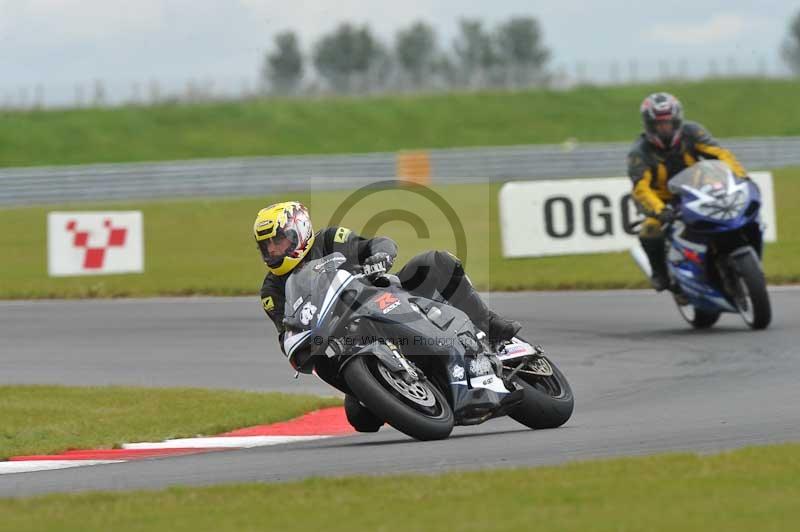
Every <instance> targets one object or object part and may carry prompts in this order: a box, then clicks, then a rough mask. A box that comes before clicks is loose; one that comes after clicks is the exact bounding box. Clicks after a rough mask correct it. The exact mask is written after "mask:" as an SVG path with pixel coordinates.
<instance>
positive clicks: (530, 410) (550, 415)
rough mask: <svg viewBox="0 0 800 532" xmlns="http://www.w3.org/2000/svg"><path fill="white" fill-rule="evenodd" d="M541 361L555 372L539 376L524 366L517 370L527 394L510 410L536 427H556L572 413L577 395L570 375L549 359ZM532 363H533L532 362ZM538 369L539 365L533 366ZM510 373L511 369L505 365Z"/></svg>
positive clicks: (520, 383) (544, 358)
mask: <svg viewBox="0 0 800 532" xmlns="http://www.w3.org/2000/svg"><path fill="white" fill-rule="evenodd" d="M541 359H542V360H543V361H544V362H545V365H544V366H542V365H541V362H539V363H537V366H539V369H541V368H542V367H546V368H547V367H549V368H550V369H551V370H552V374H551V375H549V376H547V375H537V374H535V373H533V372H532V371H527V370H526V368H523V370H522V371H520V372H519V373H517V375H516V377H515V383H516V384H517V385H519V386H520V387H522V389H523V391H524V392H525V395H524V396H523V399H522V402H521V403H520V404H519V405H518V406H516V407H514V409H513V410H511V412H509V413H508V415H509V417H511V418H512V419H514V420H515V421H518V422H519V423H522V424H523V425H525V426H527V427H530V428H532V429H554V428H556V427H560V426H561V425H563V424H564V423H566V422H567V420H568V419H569V418H570V417H571V416H572V411H573V410H574V408H575V398H574V396H573V395H572V388H571V387H570V385H569V382H567V378H566V377H565V376H564V374H563V373H561V370H559V369H558V368H557V367H556V365H555V364H553V363H552V362H551V361H550V360H549V359H548V358H546V357H541ZM528 364H530V363H528ZM530 369H531V370H534V369H535V368H532V367H531V368H530ZM505 370H506V371H508V372H510V371H511V369H510V368H505Z"/></svg>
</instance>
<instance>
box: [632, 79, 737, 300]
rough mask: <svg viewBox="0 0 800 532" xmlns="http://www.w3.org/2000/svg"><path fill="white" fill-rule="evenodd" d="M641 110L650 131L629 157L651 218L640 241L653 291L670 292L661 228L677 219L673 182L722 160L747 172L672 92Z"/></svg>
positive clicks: (636, 189) (650, 99)
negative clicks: (687, 170)
mask: <svg viewBox="0 0 800 532" xmlns="http://www.w3.org/2000/svg"><path fill="white" fill-rule="evenodd" d="M639 112H640V113H641V117H642V124H643V126H644V131H643V132H642V133H641V135H640V136H639V137H638V138H637V139H636V141H635V142H634V143H633V146H632V147H631V150H630V152H629V154H628V175H629V177H630V178H631V180H632V181H633V198H634V200H635V201H636V203H637V205H638V207H639V208H640V210H641V211H642V212H643V213H644V214H645V215H646V216H647V218H646V219H645V221H644V223H643V224H642V227H641V230H640V232H639V241H640V242H641V244H642V248H643V249H644V251H645V253H647V257H648V259H649V261H650V266H651V269H652V272H653V275H652V277H651V282H652V285H653V288H655V289H656V290H657V291H662V290H665V289H667V288H669V277H668V275H667V269H666V255H665V248H664V235H663V233H662V231H661V226H662V225H663V224H664V223H665V222H667V221H670V220H672V219H673V218H674V217H675V212H674V210H673V208H672V205H671V203H672V202H673V201H674V199H675V198H674V196H673V194H672V193H671V192H670V191H669V189H668V187H667V183H668V181H669V180H670V179H671V178H672V177H673V176H675V175H676V174H678V173H679V172H680V171H681V170H683V169H685V168H687V167H689V166H692V165H693V164H695V163H696V162H697V161H699V160H703V159H719V160H720V161H723V162H724V163H726V164H727V165H728V166H729V167H730V168H731V170H732V171H733V173H734V174H735V175H736V176H738V177H740V178H746V177H747V172H746V171H745V169H744V167H743V166H742V165H741V164H740V163H739V161H738V160H737V159H736V157H735V156H734V154H733V153H732V152H731V151H730V150H727V149H725V148H723V147H722V146H721V145H720V144H719V142H717V140H716V139H714V137H712V136H711V134H710V133H709V132H708V131H707V130H706V129H705V128H704V127H703V126H702V125H700V124H698V123H696V122H690V121H686V120H684V118H683V106H682V105H681V103H680V102H679V101H678V99H677V98H676V97H675V96H673V95H671V94H668V93H666V92H657V93H654V94H651V95H649V96H647V97H646V98H645V99H644V101H643V102H642V104H641V106H640V109H639Z"/></svg>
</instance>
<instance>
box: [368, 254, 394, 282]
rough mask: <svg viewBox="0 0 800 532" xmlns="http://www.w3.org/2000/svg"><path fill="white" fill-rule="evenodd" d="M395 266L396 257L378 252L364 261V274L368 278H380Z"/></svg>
mask: <svg viewBox="0 0 800 532" xmlns="http://www.w3.org/2000/svg"><path fill="white" fill-rule="evenodd" d="M392 264H394V257H392V256H391V255H389V254H388V253H386V252H383V251H381V252H378V253H375V254H374V255H371V256H369V257H367V258H366V259H364V265H363V266H364V273H365V274H366V275H367V277H379V276H380V275H383V274H384V273H386V272H388V271H389V270H390V269H391V268H392Z"/></svg>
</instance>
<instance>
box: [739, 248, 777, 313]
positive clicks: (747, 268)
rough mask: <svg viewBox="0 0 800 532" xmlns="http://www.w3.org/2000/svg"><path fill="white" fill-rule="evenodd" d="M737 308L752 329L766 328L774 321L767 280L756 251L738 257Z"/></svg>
mask: <svg viewBox="0 0 800 532" xmlns="http://www.w3.org/2000/svg"><path fill="white" fill-rule="evenodd" d="M736 271H737V273H738V275H737V279H736V282H737V285H738V286H737V294H736V298H735V302H736V308H737V310H738V311H739V315H741V316H742V319H743V320H744V322H745V323H746V324H747V325H748V326H749V327H750V328H751V329H766V328H767V326H768V325H769V323H770V321H772V306H771V305H770V302H769V294H768V293H767V281H766V279H764V273H763V272H762V271H761V266H760V265H759V263H758V259H757V258H756V255H755V253H747V254H746V255H742V256H740V257H737V258H736Z"/></svg>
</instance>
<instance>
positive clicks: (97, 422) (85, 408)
mask: <svg viewBox="0 0 800 532" xmlns="http://www.w3.org/2000/svg"><path fill="white" fill-rule="evenodd" d="M338 404H341V401H340V400H338V399H334V398H322V397H314V396H310V395H289V394H280V393H253V392H239V391H230V390H205V389H198V388H129V387H118V386H109V387H65V386H0V412H2V420H3V423H2V427H0V460H4V459H6V458H8V457H10V456H19V455H25V454H50V453H54V452H58V451H64V450H67V449H95V448H103V449H105V448H112V447H114V446H116V445H121V444H122V443H129V442H136V441H162V440H165V439H167V438H182V437H193V436H197V435H198V434H203V435H215V434H220V433H222V432H226V431H230V430H233V429H236V428H241V427H247V426H252V425H260V424H266V423H274V422H277V421H284V420H287V419H291V418H293V417H296V416H300V415H302V414H305V413H307V412H310V411H312V410H316V409H318V408H322V407H325V406H334V405H338ZM2 513H3V512H2V511H0V514H2ZM2 522H3V519H0V526H2Z"/></svg>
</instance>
